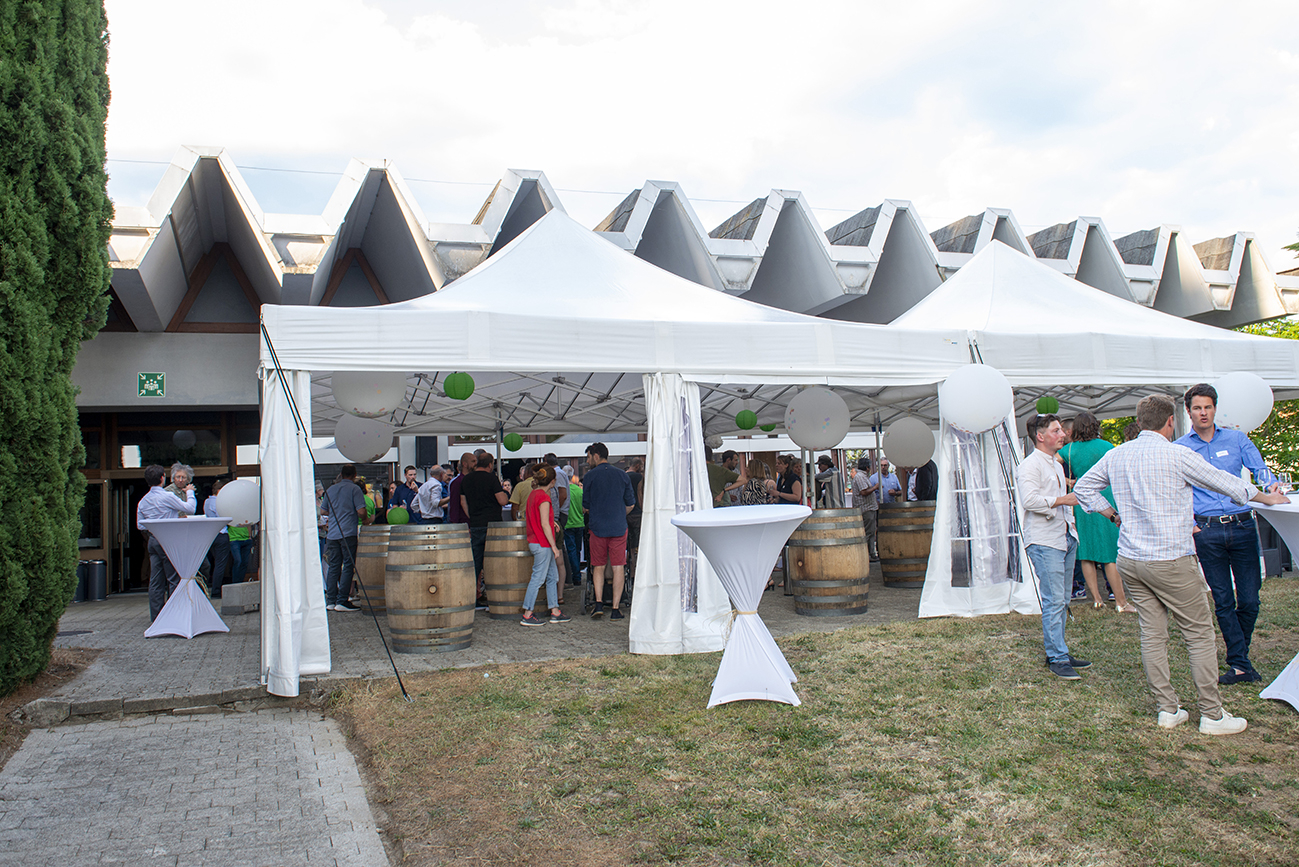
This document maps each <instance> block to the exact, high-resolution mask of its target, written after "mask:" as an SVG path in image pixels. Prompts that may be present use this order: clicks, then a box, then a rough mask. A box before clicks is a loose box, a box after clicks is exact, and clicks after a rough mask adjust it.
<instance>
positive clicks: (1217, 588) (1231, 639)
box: [1194, 516, 1263, 671]
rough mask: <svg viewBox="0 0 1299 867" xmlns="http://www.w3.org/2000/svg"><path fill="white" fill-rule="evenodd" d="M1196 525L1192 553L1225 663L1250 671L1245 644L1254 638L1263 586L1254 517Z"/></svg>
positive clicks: (1250, 665)
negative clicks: (1197, 562)
mask: <svg viewBox="0 0 1299 867" xmlns="http://www.w3.org/2000/svg"><path fill="white" fill-rule="evenodd" d="M1198 526H1199V528H1200V532H1198V533H1196V534H1195V537H1194V538H1195V553H1196V555H1197V556H1198V557H1199V558H1200V567H1201V568H1202V569H1204V577H1205V579H1206V580H1207V581H1208V582H1209V589H1210V590H1212V591H1213V605H1214V609H1215V611H1214V613H1215V614H1217V615H1218V628H1219V629H1221V630H1222V640H1223V641H1224V642H1225V643H1226V645H1227V664H1228V665H1230V666H1231V667H1232V668H1236V669H1239V670H1241V671H1253V670H1254V666H1253V665H1252V664H1251V663H1250V661H1249V642H1250V639H1252V638H1253V637H1254V621H1256V620H1258V591H1259V587H1261V586H1262V584H1263V576H1262V574H1261V573H1260V571H1259V568H1258V530H1257V529H1256V528H1255V526H1254V518H1253V517H1252V516H1251V517H1248V518H1246V519H1244V520H1242V521H1237V522H1236V523H1233V524H1219V523H1217V522H1216V521H1209V522H1205V523H1202V524H1198ZM1233 579H1234V580H1233Z"/></svg>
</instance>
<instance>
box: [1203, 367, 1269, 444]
mask: <svg viewBox="0 0 1299 867" xmlns="http://www.w3.org/2000/svg"><path fill="white" fill-rule="evenodd" d="M1213 387H1214V388H1215V389H1217V390H1218V411H1217V413H1216V414H1215V415H1214V423H1215V424H1217V425H1218V427H1225V428H1233V429H1235V430H1238V431H1244V432H1245V433H1249V432H1250V431H1252V430H1253V429H1254V428H1256V427H1258V426H1259V425H1261V424H1262V423H1263V422H1265V421H1267V417H1268V416H1270V415H1271V414H1272V389H1271V388H1270V387H1269V386H1268V384H1267V383H1266V382H1264V381H1263V378H1262V377H1260V376H1258V375H1257V374H1253V373H1248V372H1246V371H1243V370H1242V371H1238V372H1236V373H1229V374H1227V375H1226V376H1224V377H1222V378H1221V379H1219V380H1218V381H1217V382H1215V383H1213Z"/></svg>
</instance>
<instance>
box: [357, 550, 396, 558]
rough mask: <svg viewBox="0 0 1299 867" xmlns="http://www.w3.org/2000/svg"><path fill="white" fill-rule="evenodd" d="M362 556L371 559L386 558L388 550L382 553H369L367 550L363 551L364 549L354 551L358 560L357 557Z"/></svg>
mask: <svg viewBox="0 0 1299 867" xmlns="http://www.w3.org/2000/svg"><path fill="white" fill-rule="evenodd" d="M362 557H368V558H370V559H371V560H373V559H376V558H382V559H387V557H388V552H387V551H384V552H383V553H382V554H371V553H368V552H365V551H357V552H356V558H357V559H358V560H359V559H361V558H362Z"/></svg>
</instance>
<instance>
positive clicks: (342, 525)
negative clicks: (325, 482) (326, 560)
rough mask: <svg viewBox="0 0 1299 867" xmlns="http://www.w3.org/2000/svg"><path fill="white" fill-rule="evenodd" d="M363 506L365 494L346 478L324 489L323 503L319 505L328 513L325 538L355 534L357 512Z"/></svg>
mask: <svg viewBox="0 0 1299 867" xmlns="http://www.w3.org/2000/svg"><path fill="white" fill-rule="evenodd" d="M364 508H365V495H364V494H362V493H361V489H360V488H359V487H357V486H356V485H355V484H353V483H352V482H349V481H348V480H347V479H343V480H342V481H341V482H338V483H336V484H334V485H333V486H332V487H331V488H330V489H329V490H327V491H325V498H324V504H323V505H322V506H321V510H322V511H324V512H325V514H327V515H329V532H328V533H327V534H326V535H325V538H327V539H342V538H344V537H346V536H355V535H356V527H357V522H356V518H357V512H359V511H361V510H362V509H364ZM349 516H350V517H349Z"/></svg>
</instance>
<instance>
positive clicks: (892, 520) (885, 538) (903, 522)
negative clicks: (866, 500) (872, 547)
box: [876, 500, 937, 589]
mask: <svg viewBox="0 0 1299 867" xmlns="http://www.w3.org/2000/svg"><path fill="white" fill-rule="evenodd" d="M935 506H937V502H936V501H934V500H914V501H912V502H910V503H880V513H879V519H878V520H879V523H878V525H877V531H876V532H877V535H876V539H877V540H878V541H877V544H878V545H879V549H880V574H881V575H883V576H884V586H885V587H894V588H904V589H905V588H917V587H923V586H924V585H925V572H926V570H928V568H929V548H930V545H931V544H932V542H933V538H934V507H935Z"/></svg>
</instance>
